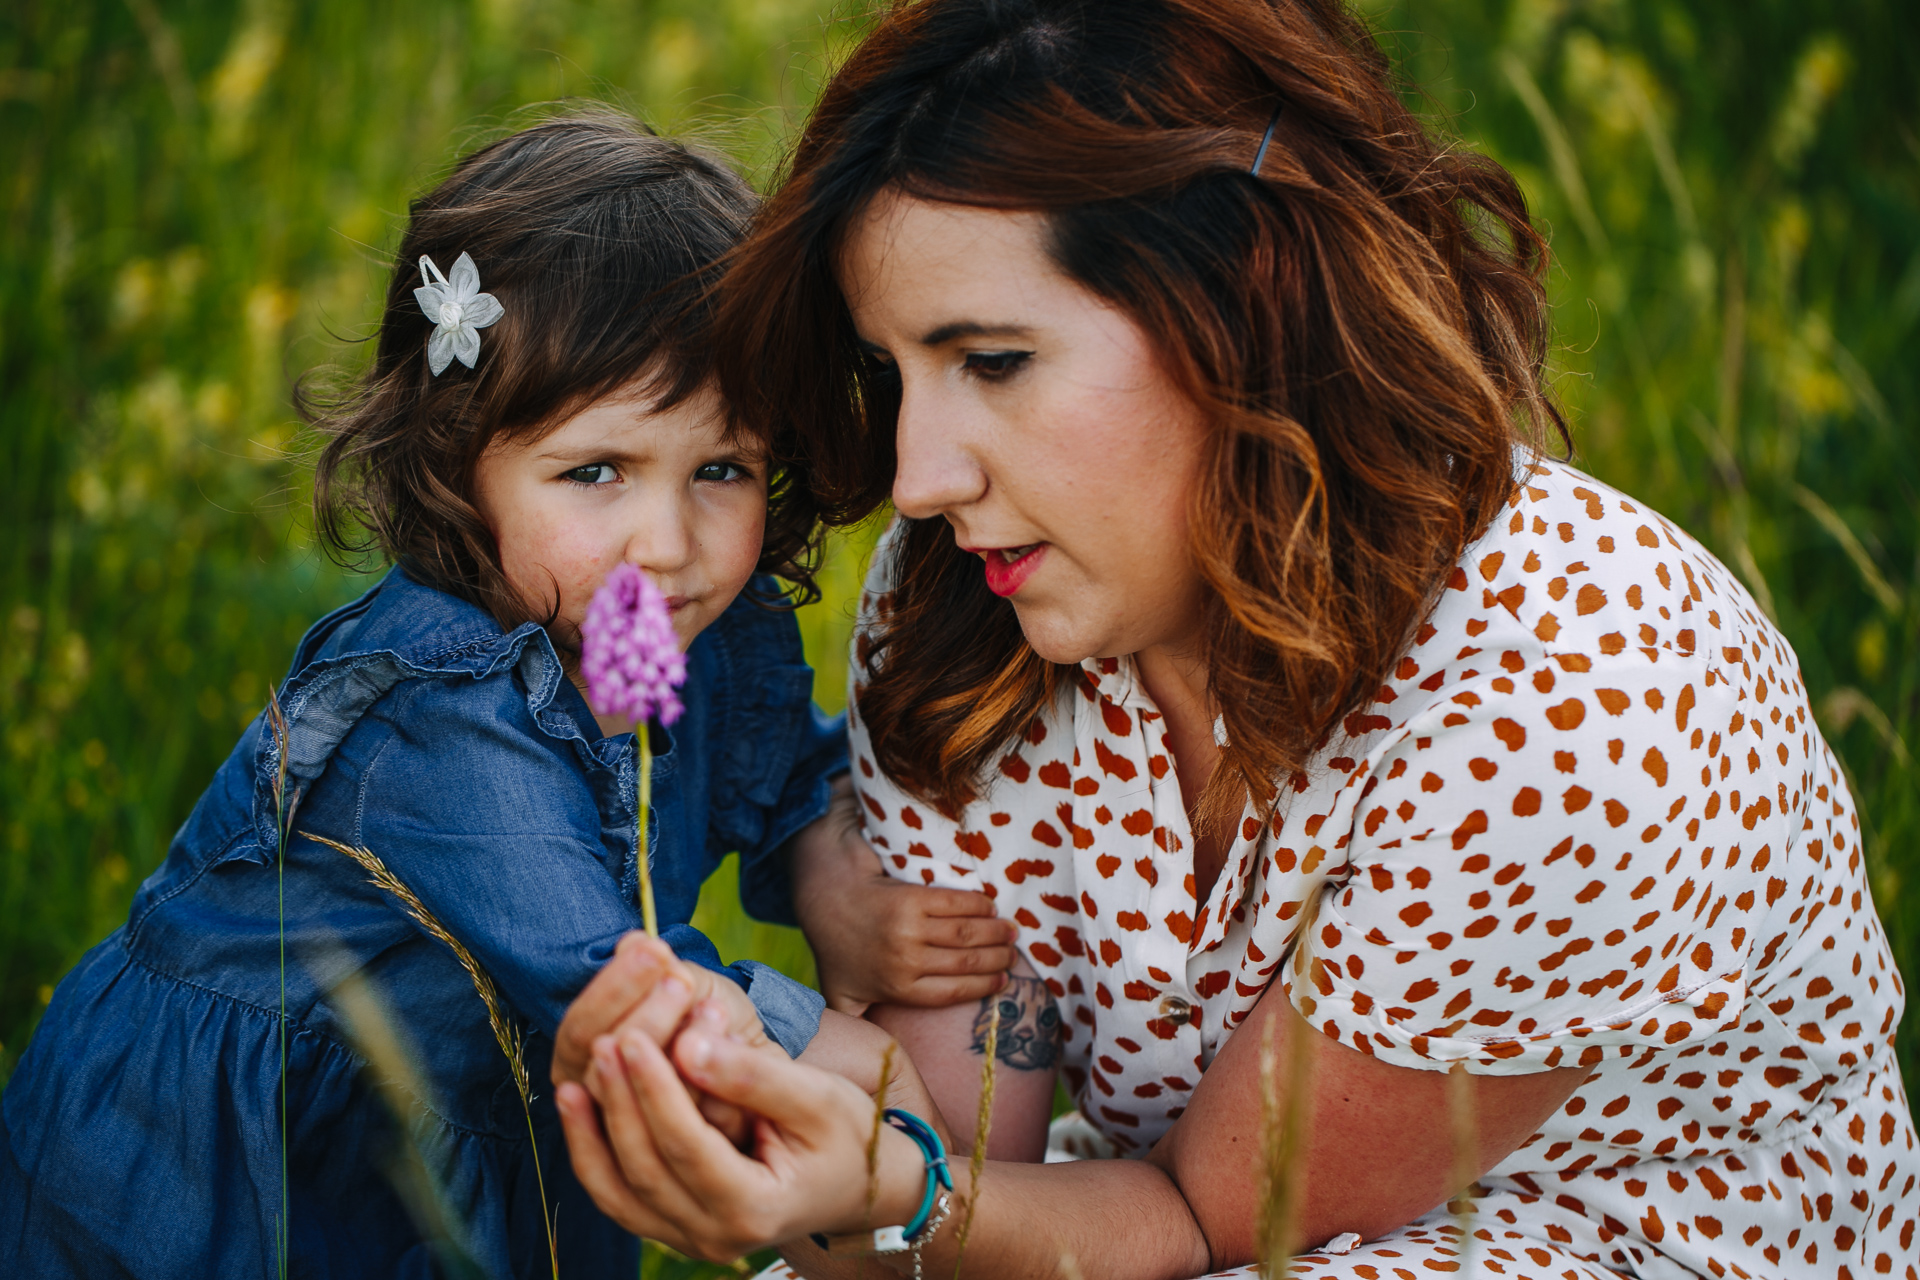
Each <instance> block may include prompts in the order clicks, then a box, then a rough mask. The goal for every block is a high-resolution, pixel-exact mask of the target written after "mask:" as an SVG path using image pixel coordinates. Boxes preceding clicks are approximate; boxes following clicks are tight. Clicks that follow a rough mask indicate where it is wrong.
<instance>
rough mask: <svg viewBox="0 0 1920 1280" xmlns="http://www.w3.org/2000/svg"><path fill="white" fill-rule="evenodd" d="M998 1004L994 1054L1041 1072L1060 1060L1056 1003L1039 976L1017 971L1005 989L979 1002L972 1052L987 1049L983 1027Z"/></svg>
mask: <svg viewBox="0 0 1920 1280" xmlns="http://www.w3.org/2000/svg"><path fill="white" fill-rule="evenodd" d="M996 1004H998V1005H999V1006H1000V1038H999V1047H998V1050H997V1052H996V1053H995V1054H994V1056H995V1057H997V1058H999V1059H1000V1061H1002V1062H1004V1063H1006V1064H1007V1065H1008V1066H1010V1067H1012V1068H1014V1069H1015V1070H1017V1071H1045V1070H1046V1069H1047V1068H1048V1067H1051V1066H1052V1065H1053V1064H1054V1063H1056V1062H1058V1061H1059V1060H1060V1006H1059V1005H1058V1004H1056V1003H1055V1002H1054V999H1053V992H1051V991H1049V990H1047V984H1046V983H1045V982H1044V981H1042V980H1041V979H1039V978H1022V977H1020V976H1018V975H1017V974H1016V975H1014V976H1013V978H1012V979H1011V980H1010V981H1009V982H1008V983H1007V986H1006V989H1005V990H1004V991H1001V992H999V993H997V994H995V995H990V996H988V997H987V998H986V999H985V1000H982V1001H981V1002H980V1012H979V1013H978V1014H976V1015H974V1019H973V1051H974V1052H975V1053H981V1054H984V1053H985V1052H986V1051H987V1027H988V1024H990V1023H991V1022H992V1021H993V1008H994V1005H996Z"/></svg>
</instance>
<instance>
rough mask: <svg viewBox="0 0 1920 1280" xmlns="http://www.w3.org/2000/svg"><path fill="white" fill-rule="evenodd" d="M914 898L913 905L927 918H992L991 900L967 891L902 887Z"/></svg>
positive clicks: (915, 886)
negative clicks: (927, 916)
mask: <svg viewBox="0 0 1920 1280" xmlns="http://www.w3.org/2000/svg"><path fill="white" fill-rule="evenodd" d="M904 887H905V888H906V890H907V891H908V892H909V893H911V894H912V895H913V896H914V900H915V902H914V905H916V906H918V907H919V908H920V910H921V911H922V912H923V913H924V914H926V915H929V916H984V917H986V918H987V919H993V918H994V909H993V899H992V898H989V897H988V896H987V895H986V894H984V893H974V892H972V891H971V890H968V889H935V888H931V887H926V886H921V885H907V886H904Z"/></svg>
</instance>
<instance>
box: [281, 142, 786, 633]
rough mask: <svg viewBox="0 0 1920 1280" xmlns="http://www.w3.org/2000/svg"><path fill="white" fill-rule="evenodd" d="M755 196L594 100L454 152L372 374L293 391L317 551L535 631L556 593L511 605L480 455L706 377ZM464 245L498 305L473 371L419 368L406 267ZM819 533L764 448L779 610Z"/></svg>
mask: <svg viewBox="0 0 1920 1280" xmlns="http://www.w3.org/2000/svg"><path fill="white" fill-rule="evenodd" d="M756 204H757V200H756V198H755V196H754V193H753V190H752V188H751V187H749V186H748V185H747V184H746V183H745V182H744V181H743V180H742V179H741V178H740V176H739V175H738V174H736V173H734V172H733V170H732V169H731V168H729V167H728V166H727V165H726V164H725V163H724V162H723V161H720V160H718V159H715V158H713V157H711V156H708V155H705V154H702V153H701V152H699V151H697V150H694V149H692V148H690V147H688V146H686V145H685V144H683V143H680V142H676V141H674V140H672V139H668V138H661V137H658V136H656V135H654V134H653V133H652V132H651V131H649V130H648V129H647V128H646V127H645V126H644V125H642V124H640V123H639V122H638V121H637V120H635V119H634V118H633V117H631V116H629V115H626V114H624V113H622V112H620V111H618V110H615V109H614V108H611V107H607V106H602V105H599V104H585V105H581V106H575V107H572V108H570V109H567V110H566V111H564V112H563V113H560V114H556V115H554V116H552V117H551V118H548V119H544V120H541V121H539V122H538V123H535V124H533V125H531V126H530V127H528V128H525V129H522V130H520V131H519V132H517V133H514V134H511V135H510V136H508V137H505V138H502V139H500V140H498V141H496V142H493V143H492V144H490V145H488V146H485V147H482V148H480V149H479V150H476V151H474V152H473V153H471V154H469V155H467V156H465V157H464V158H462V159H461V160H460V161H459V163H457V164H456V165H455V166H454V167H453V171H452V172H451V173H450V174H449V175H448V176H447V177H446V179H445V180H444V181H442V182H441V183H440V184H439V185H437V186H436V187H434V188H433V189H432V190H431V191H429V192H427V193H426V194H425V195H422V196H420V197H419V198H418V199H416V200H415V201H414V202H413V204H412V207H411V210H410V217H409V219H408V223H407V228H406V231H405V233H404V234H403V235H402V236H401V238H400V245H399V249H398V251H397V253H396V254H395V260H394V264H393V274H392V276H391V278H390V279H389V281H388V285H387V293H386V303H385V306H384V308H383V311H382V315H381V318H380V327H379V331H378V334H377V337H376V340H375V348H374V355H373V361H372V365H371V367H370V368H369V369H368V370H367V371H366V372H365V373H364V374H363V375H362V376H361V377H359V378H358V379H357V380H355V381H354V382H352V383H351V384H349V385H347V386H346V387H345V388H344V389H341V390H337V391H336V390H329V389H327V388H326V387H324V386H322V387H321V388H320V389H318V390H316V389H315V388H313V387H312V386H302V387H301V388H300V389H299V390H298V393H297V401H298V405H299V408H300V410H301V412H302V414H303V415H304V416H305V417H306V418H307V420H308V421H309V422H310V423H311V424H312V425H313V426H314V428H315V429H316V431H317V432H318V434H319V436H320V437H321V439H322V441H323V442H324V443H323V445H322V447H321V449H320V453H319V457H318V459H317V462H316V466H315V476H314V495H313V501H314V514H315V524H316V527H317V530H318V532H319V535H320V540H321V542H322V544H323V545H324V546H325V547H326V549H327V551H328V553H329V554H330V555H331V556H332V557H333V558H334V559H335V560H337V561H339V562H341V563H343V564H347V565H350V566H355V567H357V566H358V565H359V564H361V563H362V562H364V561H365V560H367V559H369V558H371V557H372V556H373V555H378V556H383V557H384V558H386V559H387V560H390V561H391V562H393V563H395V564H399V565H403V566H405V567H406V569H407V571H408V572H409V573H411V574H413V575H414V576H415V577H417V578H419V579H421V580H422V581H424V582H427V583H428V584H430V585H432V586H434V587H437V588H439V589H440V590H442V591H445V592H448V593H449V594H451V595H455V596H458V597H460V598H461V599H464V600H467V601H469V602H470V603H473V604H476V605H479V606H480V607H481V608H483V609H486V610H487V611H488V612H490V613H492V614H493V616H494V617H495V619H496V620H497V621H498V622H499V623H500V625H501V626H502V627H504V628H507V629H511V628H513V627H514V626H516V625H518V624H519V623H521V622H525V621H530V620H531V621H537V622H540V623H542V625H544V626H547V627H548V628H549V630H552V629H553V628H554V625H555V623H556V622H557V617H556V610H557V608H558V600H557V595H556V597H555V598H554V599H553V600H539V599H526V598H524V597H523V595H522V593H521V592H519V591H517V590H515V589H514V587H513V586H512V585H511V584H510V583H509V582H508V581H507V577H506V574H505V572H504V570H503V568H502V565H501V563H500V551H499V546H498V544H497V542H496V540H495V538H494V535H493V531H492V530H491V529H490V528H489V527H488V524H487V521H486V519H485V517H484V515H483V514H482V512H481V510H480V507H479V505H478V503H477V501H476V495H475V488H474V484H475V470H476V468H477V466H478V464H479V461H480V458H481V455H482V454H484V453H485V452H486V451H487V449H488V448H490V447H492V446H493V445H495V444H496V443H501V442H509V441H519V442H526V441H531V440H537V439H539V438H540V437H542V436H544V435H546V434H547V433H548V432H550V431H552V430H554V429H555V428H557V427H559V426H560V425H562V424H563V423H564V422H565V421H566V419H567V418H568V417H570V416H571V415H573V414H575V413H578V412H579V411H580V410H582V409H585V408H586V407H587V406H589V405H591V404H592V403H594V402H595V401H597V400H600V399H602V398H604V397H606V396H610V395H615V394H633V395H636V396H639V397H643V398H646V399H648V400H650V401H651V407H653V408H654V409H656V410H665V409H669V408H671V407H673V406H674V405H676V404H678V403H680V402H681V401H683V400H685V399H686V398H687V397H688V396H690V395H692V394H694V393H695V392H697V391H698V390H700V389H701V388H702V387H703V386H706V385H708V384H710V382H711V380H712V377H713V366H712V344H711V342H710V340H709V337H708V325H709V322H710V319H711V314H712V300H711V292H712V286H713V283H714V279H715V275H716V273H717V270H718V267H719V264H720V263H721V262H722V261H723V260H724V258H725V256H726V254H727V253H728V252H729V251H730V250H732V249H733V248H734V247H735V246H736V245H737V244H738V243H739V241H740V237H741V235H742V234H743V233H744V232H745V231H746V229H747V226H748V224H749V221H750V219H751V217H752V215H753V211H754V209H755V207H756ZM462 253H467V254H471V255H472V257H473V260H474V263H475V265H476V266H477V267H478V269H479V273H480V287H481V288H482V289H483V290H485V291H486V292H488V293H491V294H493V295H494V296H495V297H497V298H498V299H499V301H500V304H501V306H502V308H503V311H504V314H503V315H502V316H501V318H500V319H499V320H498V321H497V322H496V323H495V324H493V325H492V326H490V327H488V328H486V329H483V330H481V331H480V356H479V360H478V361H477V363H476V365H475V367H474V368H472V369H468V368H467V367H465V366H464V365H461V364H457V363H456V364H450V365H448V366H447V367H446V368H445V369H444V370H443V371H442V372H441V373H440V374H439V375H438V376H436V375H435V374H434V373H433V372H432V370H431V369H430V368H429V366H428V364H427V339H428V337H429V335H431V334H432V332H433V329H434V325H435V323H436V320H437V317H432V316H428V315H426V314H425V313H424V312H422V311H421V309H420V305H419V303H418V302H416V301H415V299H414V296H413V292H414V289H415V288H416V287H417V286H418V285H420V284H422V283H424V281H422V279H421V277H420V268H419V265H418V264H419V261H420V259H421V257H422V256H426V257H430V258H432V259H433V261H434V262H435V263H437V264H438V265H439V266H440V268H441V269H442V270H443V271H444V270H451V268H452V267H453V264H454V261H455V260H456V259H457V258H459V256H460V255H461V254H462ZM729 429H730V430H732V431H735V432H738V431H741V430H742V427H741V426H740V424H739V423H738V422H737V421H735V422H731V423H730V424H729ZM748 434H749V435H751V436H757V437H759V438H760V439H762V440H764V441H765V442H766V444H767V446H768V448H769V451H770V454H771V455H772V457H773V458H774V459H775V460H777V459H779V458H782V457H786V458H797V457H798V456H799V450H798V449H796V448H794V447H793V446H792V444H791V442H790V441H789V440H788V439H787V433H786V432H785V430H784V429H783V428H782V426H781V424H780V423H778V422H777V421H776V422H770V423H768V424H767V427H766V430H765V431H749V432H748ZM820 544H821V527H820V521H819V512H818V511H817V509H816V507H815V504H814V499H813V492H812V485H811V484H810V483H809V482H808V478H807V476H806V473H805V471H804V469H803V468H802V467H801V466H800V465H799V464H797V463H788V464H785V465H778V464H777V461H776V469H775V470H774V473H773V475H772V476H771V477H770V486H769V495H768V510H767V523H766V534H765V538H764V541H763V543H762V548H761V556H760V563H759V569H760V571H761V572H764V573H772V574H776V575H778V576H779V577H781V578H783V579H785V580H786V581H787V582H788V583H789V584H790V588H789V594H790V597H791V599H792V600H793V601H797V602H804V601H807V600H812V599H817V598H818V597H819V591H818V589H817V588H816V587H815V585H814V573H815V570H816V568H817V566H818V562H819V555H818V553H819V549H820ZM765 603H775V602H773V601H768V602H765ZM554 639H555V640H556V641H557V642H558V643H559V644H560V645H561V646H562V647H563V648H565V649H571V648H572V646H573V645H574V644H576V643H577V637H575V636H572V635H568V634H555V636H554Z"/></svg>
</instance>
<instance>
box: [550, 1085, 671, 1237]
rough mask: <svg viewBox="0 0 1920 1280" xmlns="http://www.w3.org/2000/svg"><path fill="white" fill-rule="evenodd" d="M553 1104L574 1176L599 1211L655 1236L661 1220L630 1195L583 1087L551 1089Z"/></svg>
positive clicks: (639, 1232)
mask: <svg viewBox="0 0 1920 1280" xmlns="http://www.w3.org/2000/svg"><path fill="white" fill-rule="evenodd" d="M553 1100H554V1107H555V1109H556V1110H558V1111H559V1113H560V1126H561V1129H562V1130H563V1131H564V1132H565V1133H566V1137H567V1154H568V1156H569V1158H570V1159H571V1160H572V1162H573V1174H574V1177H576V1178H578V1179H579V1180H580V1185H581V1186H582V1187H584V1188H586V1192H587V1194H588V1195H590V1196H592V1197H593V1202H594V1203H595V1204H597V1205H599V1206H600V1210H601V1212H602V1213H605V1214H606V1215H607V1216H608V1217H609V1218H612V1219H613V1220H614V1221H615V1222H617V1223H619V1224H620V1225H621V1226H622V1227H625V1228H626V1229H627V1230H628V1231H631V1232H633V1233H634V1234H635V1235H641V1236H652V1237H653V1238H654V1239H656V1240H657V1239H659V1238H660V1237H661V1234H662V1230H663V1228H665V1227H666V1226H667V1223H666V1222H665V1220H664V1219H662V1218H660V1216H659V1215H657V1214H655V1213H653V1212H652V1211H651V1210H650V1209H648V1207H647V1205H646V1203H645V1202H644V1201H643V1200H641V1199H640V1198H639V1197H638V1196H637V1195H635V1194H634V1191H633V1188H632V1187H631V1186H629V1185H628V1183H627V1180H626V1177H625V1176H624V1175H623V1174H622V1173H621V1172H620V1165H619V1162H618V1161H617V1160H616V1159H615V1158H614V1154H613V1150H612V1148H610V1147H609V1146H608V1145H607V1139H606V1135H605V1133H603V1132H602V1131H601V1128H600V1112H599V1109H598V1108H597V1107H596V1106H595V1105H594V1100H593V1097H592V1096H591V1095H590V1094H589V1093H588V1092H587V1090H586V1088H585V1087H584V1086H582V1085H579V1084H576V1083H571V1082H569V1083H567V1084H562V1085H561V1086H559V1088H558V1089H556V1090H555V1091H554V1098H553Z"/></svg>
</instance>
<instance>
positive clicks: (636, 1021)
mask: <svg viewBox="0 0 1920 1280" xmlns="http://www.w3.org/2000/svg"><path fill="white" fill-rule="evenodd" d="M693 998H694V992H693V987H692V985H691V984H690V983H689V982H688V980H687V975H685V973H684V970H680V969H679V965H678V962H676V964H675V967H674V969H669V970H667V971H666V972H665V974H664V975H663V976H662V977H661V978H660V980H659V981H658V982H657V983H655V984H654V987H653V990H651V991H649V992H647V994H646V996H645V997H644V998H642V999H641V1000H640V1002H639V1003H638V1004H636V1005H634V1006H633V1007H632V1008H631V1009H628V1010H627V1011H626V1013H625V1014H623V1015H622V1016H621V1018H620V1021H619V1025H618V1026H615V1027H613V1028H611V1029H609V1031H608V1032H607V1034H608V1035H610V1036H613V1037H614V1038H615V1039H616V1040H617V1039H620V1038H621V1037H623V1036H625V1035H627V1034H628V1033H630V1032H638V1033H639V1034H641V1035H643V1036H645V1037H647V1039H649V1040H651V1041H653V1042H654V1043H655V1044H665V1043H667V1041H669V1040H671V1039H673V1034H674V1032H676V1031H678V1030H679V1029H680V1024H681V1023H682V1022H684V1021H685V1020H686V1017H687V1011H688V1010H689V1009H691V1008H692V1007H693Z"/></svg>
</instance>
